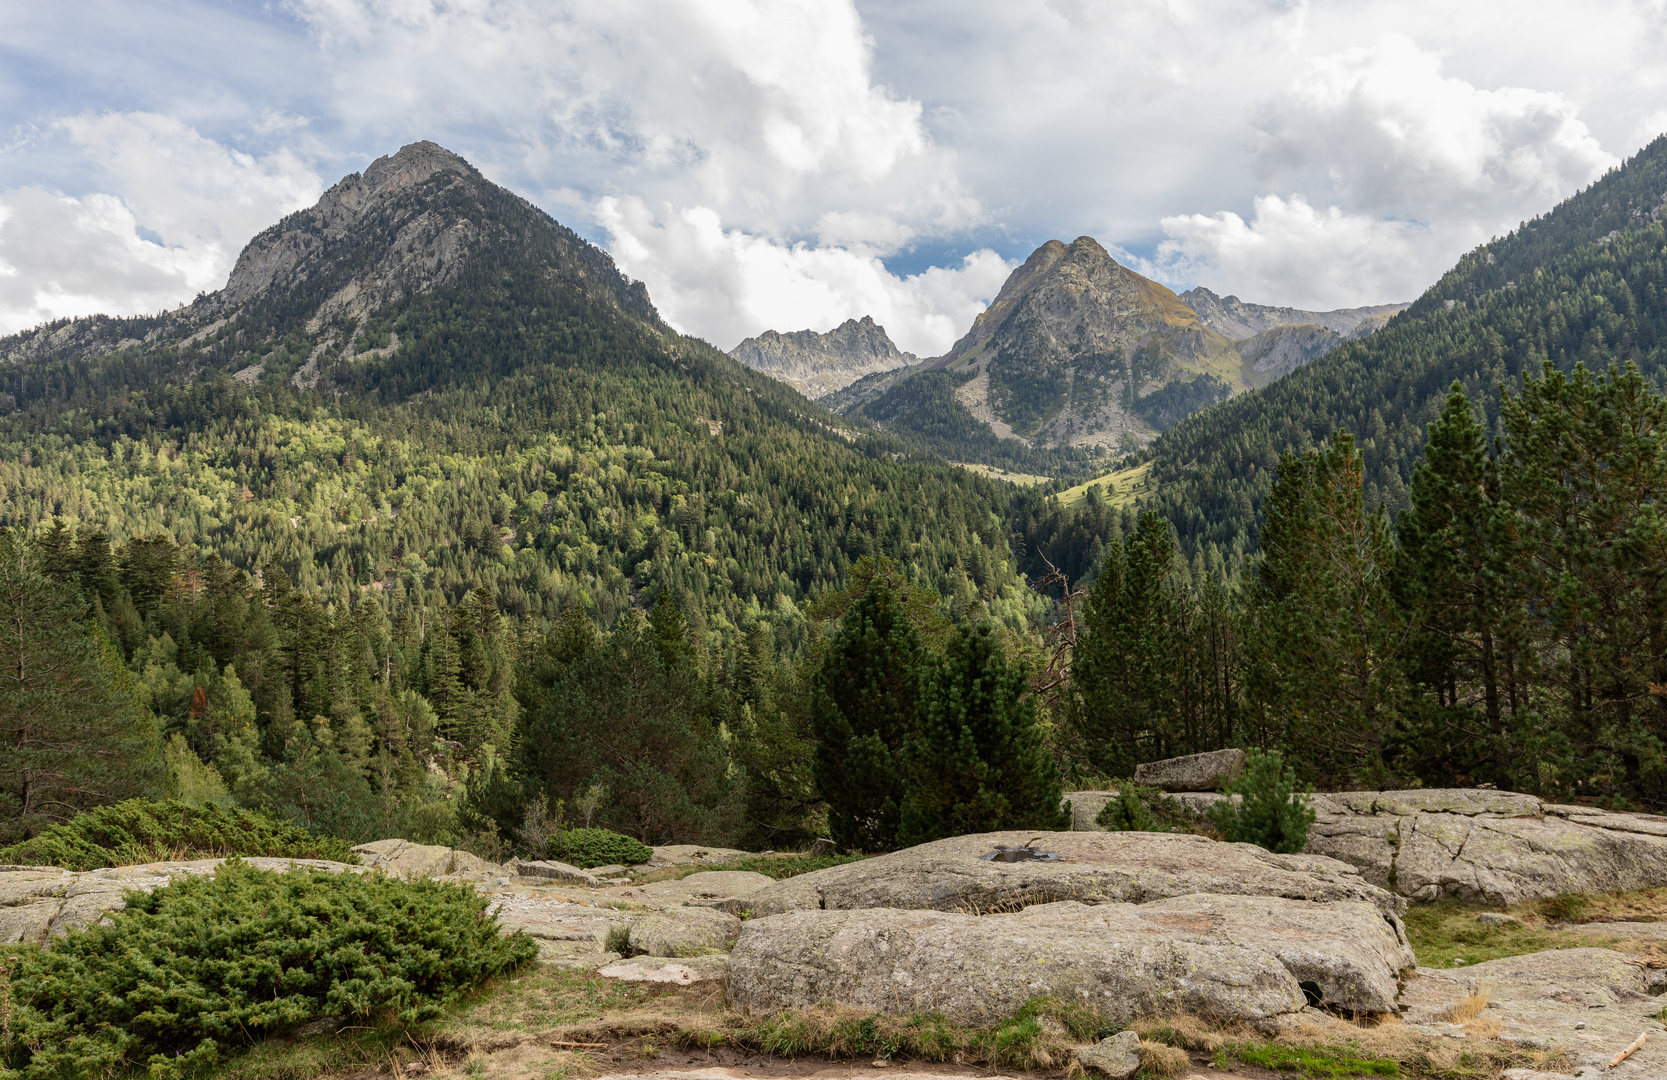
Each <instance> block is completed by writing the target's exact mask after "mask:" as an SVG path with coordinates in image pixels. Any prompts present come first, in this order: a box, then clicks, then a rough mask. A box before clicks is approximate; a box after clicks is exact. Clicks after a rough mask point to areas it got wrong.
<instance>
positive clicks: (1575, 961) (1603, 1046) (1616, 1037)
mask: <svg viewBox="0 0 1667 1080" xmlns="http://www.w3.org/2000/svg"><path fill="white" fill-rule="evenodd" d="M1664 990H1667V971H1662V970H1660V969H1654V968H1649V967H1647V966H1643V965H1641V964H1638V963H1633V962H1629V960H1628V958H1627V957H1626V956H1624V955H1623V954H1621V953H1616V952H1611V951H1610V950H1608V949H1560V950H1554V951H1551V952H1542V953H1531V954H1529V955H1527V956H1512V957H1507V958H1506V959H1503V960H1489V961H1487V962H1486V963H1482V964H1475V965H1472V966H1469V967H1465V968H1460V969H1457V970H1430V969H1426V968H1419V969H1418V970H1417V972H1416V976H1415V977H1414V978H1412V979H1409V980H1408V981H1407V984H1406V987H1405V989H1404V990H1403V991H1402V994H1401V1004H1402V1006H1403V1009H1404V1011H1403V1013H1402V1020H1403V1021H1404V1022H1405V1023H1407V1024H1410V1025H1413V1026H1414V1027H1415V1028H1421V1027H1430V1028H1435V1029H1436V1030H1440V1028H1439V1025H1444V1024H1449V1023H1451V1022H1452V1021H1453V1020H1454V1019H1455V1013H1454V1009H1455V1007H1456V1006H1458V1005H1460V1003H1461V1002H1464V1001H1465V1000H1466V999H1467V998H1471V997H1472V995H1479V996H1481V997H1483V998H1485V999H1486V1007H1485V1008H1484V1009H1482V1010H1480V1011H1479V1012H1478V1013H1477V1015H1478V1016H1479V1020H1478V1021H1477V1022H1479V1023H1481V1024H1483V1025H1485V1027H1486V1030H1488V1031H1496V1032H1497V1035H1496V1037H1497V1038H1499V1039H1501V1040H1503V1041H1505V1042H1509V1043H1515V1044H1517V1045H1518V1046H1521V1047H1524V1048H1527V1049H1533V1050H1549V1049H1552V1048H1561V1049H1563V1050H1564V1051H1566V1053H1567V1054H1568V1056H1569V1058H1570V1059H1571V1061H1570V1065H1569V1069H1568V1071H1569V1073H1575V1072H1577V1071H1582V1070H1585V1069H1588V1068H1591V1069H1601V1070H1602V1073H1603V1074H1604V1075H1610V1076H1617V1077H1646V1076H1650V1077H1659V1076H1664V1075H1667V1038H1664V1037H1663V1035H1664V1034H1667V1027H1664V1026H1663V1024H1662V1023H1661V1020H1660V1014H1661V1011H1662V1010H1661V996H1660V995H1661V994H1662V992H1663V991H1664ZM1459 1015H1460V1016H1462V1015H1463V1014H1462V1013H1461V1014H1459ZM1640 1032H1643V1033H1647V1034H1648V1035H1649V1041H1648V1042H1647V1043H1645V1045H1644V1047H1643V1048H1642V1049H1641V1050H1639V1051H1638V1052H1637V1053H1636V1054H1634V1055H1633V1056H1632V1057H1630V1058H1628V1059H1627V1061H1626V1062H1625V1063H1624V1064H1623V1065H1622V1066H1620V1067H1619V1068H1616V1069H1614V1070H1610V1069H1609V1068H1607V1066H1608V1063H1609V1061H1610V1059H1611V1058H1613V1057H1614V1055H1615V1054H1616V1053H1618V1052H1619V1051H1620V1050H1622V1049H1624V1048H1625V1047H1627V1046H1628V1045H1630V1044H1631V1043H1632V1041H1633V1039H1635V1038H1637V1037H1638V1035H1639V1033H1640Z"/></svg>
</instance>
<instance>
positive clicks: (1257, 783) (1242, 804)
mask: <svg viewBox="0 0 1667 1080" xmlns="http://www.w3.org/2000/svg"><path fill="white" fill-rule="evenodd" d="M1227 791H1228V793H1229V794H1231V795H1238V796H1239V797H1240V798H1239V802H1237V803H1234V802H1233V801H1232V800H1231V799H1227V800H1223V801H1222V802H1219V803H1217V804H1216V805H1215V806H1213V807H1211V808H1210V812H1209V815H1208V816H1209V819H1210V823H1211V824H1212V825H1214V826H1215V827H1216V829H1217V830H1218V831H1220V833H1221V836H1222V839H1224V840H1227V841H1228V842H1230V843H1237V844H1256V845H1257V846H1259V847H1264V848H1267V849H1268V850H1269V851H1275V852H1279V853H1280V854H1284V855H1290V854H1294V853H1296V852H1299V851H1301V850H1302V848H1303V845H1304V844H1306V843H1308V826H1310V825H1312V824H1313V823H1314V810H1313V808H1312V807H1310V806H1309V805H1308V800H1307V799H1305V798H1303V797H1302V794H1301V792H1300V790H1299V789H1298V787H1297V782H1296V771H1295V770H1294V769H1292V768H1291V767H1290V766H1289V765H1287V764H1285V756H1284V755H1283V754H1281V753H1280V752H1279V751H1278V750H1267V751H1261V750H1252V751H1250V753H1249V754H1248V755H1246V760H1245V764H1244V772H1243V773H1241V774H1240V775H1239V778H1238V779H1237V780H1235V781H1234V782H1233V783H1232V784H1230V785H1229V786H1228V788H1227Z"/></svg>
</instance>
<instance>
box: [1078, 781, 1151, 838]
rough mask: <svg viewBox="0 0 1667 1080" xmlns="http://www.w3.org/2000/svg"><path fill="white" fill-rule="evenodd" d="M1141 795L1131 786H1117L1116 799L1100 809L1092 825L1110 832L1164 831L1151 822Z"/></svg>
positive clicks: (1138, 790) (1140, 792) (1139, 791)
mask: <svg viewBox="0 0 1667 1080" xmlns="http://www.w3.org/2000/svg"><path fill="white" fill-rule="evenodd" d="M1142 794H1143V792H1142V791H1141V790H1140V789H1138V788H1136V787H1135V786H1134V785H1133V784H1120V785H1118V788H1117V798H1115V799H1112V800H1111V801H1110V802H1108V803H1106V804H1105V806H1103V807H1101V808H1100V813H1099V815H1098V816H1097V817H1095V819H1094V824H1096V825H1099V826H1101V827H1103V828H1106V829H1109V830H1111V831H1112V832H1163V831H1165V830H1164V829H1163V828H1162V826H1160V825H1158V824H1156V823H1155V822H1153V820H1152V815H1151V813H1150V812H1148V811H1147V809H1146V802H1145V800H1144V799H1142V798H1141V795H1142Z"/></svg>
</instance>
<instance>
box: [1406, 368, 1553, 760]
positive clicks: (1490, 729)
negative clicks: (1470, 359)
mask: <svg viewBox="0 0 1667 1080" xmlns="http://www.w3.org/2000/svg"><path fill="white" fill-rule="evenodd" d="M1408 494H1409V500H1410V503H1411V505H1410V506H1409V507H1408V509H1407V510H1405V511H1404V512H1402V514H1401V516H1400V518H1399V519H1398V520H1397V521H1396V524H1395V535H1396V539H1397V540H1398V542H1399V545H1398V549H1397V552H1396V571H1397V572H1396V583H1395V592H1396V594H1397V599H1398V600H1399V601H1400V603H1401V604H1402V606H1403V607H1404V608H1405V609H1406V610H1407V611H1408V612H1409V615H1410V616H1411V618H1412V619H1413V620H1414V621H1415V623H1416V624H1417V630H1416V631H1415V633H1414V634H1413V636H1412V638H1411V640H1410V641H1409V645H1408V655H1407V664H1408V670H1409V673H1410V675H1411V677H1412V678H1413V679H1414V680H1416V681H1417V682H1418V683H1419V684H1420V685H1421V686H1422V687H1423V688H1424V689H1425V693H1426V696H1425V698H1424V699H1423V701H1421V703H1420V706H1419V708H1418V710H1417V716H1416V717H1415V718H1413V720H1412V722H1411V724H1410V727H1409V729H1408V731H1407V732H1406V734H1405V735H1404V736H1403V737H1402V738H1401V739H1400V740H1399V741H1400V743H1401V753H1400V755H1399V756H1400V758H1401V759H1402V761H1403V762H1404V763H1406V764H1408V765H1411V766H1412V767H1413V768H1414V769H1415V770H1416V771H1417V772H1418V773H1419V774H1420V775H1423V776H1429V777H1432V778H1435V777H1439V778H1440V779H1441V780H1442V781H1444V782H1445V784H1447V785H1450V786H1461V785H1464V784H1470V783H1475V782H1476V781H1477V780H1479V779H1486V780H1489V781H1492V782H1493V783H1495V784H1497V785H1498V786H1500V787H1502V788H1511V787H1515V786H1516V785H1517V781H1516V777H1517V776H1518V775H1519V774H1520V767H1519V766H1518V764H1517V763H1516V762H1515V761H1514V760H1513V753H1512V749H1511V746H1510V739H1509V737H1508V733H1507V722H1508V721H1509V719H1510V718H1511V716H1512V715H1514V714H1515V713H1516V711H1517V710H1518V709H1519V708H1522V707H1523V706H1524V705H1525V704H1526V686H1525V685H1524V679H1523V673H1522V665H1523V662H1524V661H1523V658H1524V633H1525V629H1526V628H1525V626H1524V624H1523V621H1522V619H1521V618H1520V612H1519V610H1518V609H1517V608H1516V606H1515V604H1514V602H1513V601H1514V599H1515V598H1514V597H1513V596H1512V595H1511V593H1512V589H1511V585H1510V582H1511V580H1512V578H1513V577H1514V576H1515V574H1516V573H1517V571H1518V570H1520V566H1519V564H1518V562H1517V559H1516V536H1517V533H1518V529H1517V520H1516V517H1515V514H1514V512H1513V511H1512V510H1511V508H1510V506H1509V505H1508V504H1507V503H1506V502H1505V501H1504V499H1503V493H1502V491H1501V488H1500V477H1499V467H1498V462H1497V461H1496V460H1495V458H1494V457H1493V455H1492V454H1490V453H1489V452H1488V446H1487V438H1486V436H1485V435H1484V433H1483V431H1482V428H1481V425H1480V424H1478V423H1477V422H1476V418H1475V416H1474V414H1473V413H1472V410H1471V407H1470V402H1469V401H1468V400H1467V399H1466V398H1465V396H1464V392H1463V389H1462V388H1461V387H1460V386H1459V384H1458V383H1456V382H1455V383H1454V384H1453V387H1452V390H1451V392H1450V393H1449V394H1448V397H1447V404H1446V406H1445V408H1443V410H1442V413H1441V415H1440V416H1439V417H1438V418H1437V419H1436V420H1435V421H1434V422H1433V423H1432V424H1431V425H1430V432H1429V440H1428V442H1427V443H1426V445H1425V448H1424V460H1423V461H1422V462H1420V463H1419V464H1418V465H1417V466H1416V467H1415V468H1414V469H1413V473H1412V486H1411V488H1410V489H1409V493H1408ZM1472 688H1477V689H1479V690H1480V694H1479V695H1477V694H1475V693H1474V692H1473V690H1472ZM1478 697H1479V699H1480V700H1479V701H1478V700H1477V698H1478Z"/></svg>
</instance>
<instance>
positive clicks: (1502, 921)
mask: <svg viewBox="0 0 1667 1080" xmlns="http://www.w3.org/2000/svg"><path fill="white" fill-rule="evenodd" d="M1476 921H1477V922H1479V923H1481V924H1482V925H1483V926H1518V925H1520V924H1521V922H1522V920H1521V919H1518V918H1517V917H1516V916H1515V915H1502V914H1500V913H1499V912H1497V911H1484V912H1482V913H1481V914H1480V915H1478V916H1476Z"/></svg>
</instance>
